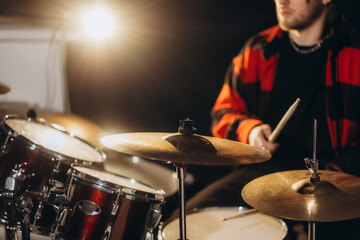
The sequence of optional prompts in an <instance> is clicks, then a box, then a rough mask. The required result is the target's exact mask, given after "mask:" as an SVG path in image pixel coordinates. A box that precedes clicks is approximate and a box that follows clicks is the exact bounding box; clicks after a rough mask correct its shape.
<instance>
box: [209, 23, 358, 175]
mask: <svg viewBox="0 0 360 240" xmlns="http://www.w3.org/2000/svg"><path fill="white" fill-rule="evenodd" d="M282 36H283V31H282V30H281V29H280V27H279V26H275V27H272V28H270V29H268V30H265V31H263V32H260V33H259V34H257V35H256V36H254V37H253V38H251V39H250V40H249V41H248V42H247V44H246V45H245V46H244V48H243V49H242V51H241V52H240V54H239V55H238V56H236V57H235V58H234V59H233V61H232V64H231V66H230V68H229V71H228V72H227V74H226V77H225V83H224V85H223V88H222V90H221V92H220V94H219V96H218V98H217V100H216V102H215V105H214V107H213V109H212V112H211V116H212V120H213V123H212V133H213V135H214V136H215V137H220V138H228V139H233V140H237V141H240V142H244V143H248V136H249V133H250V131H251V130H252V129H253V128H254V127H255V126H256V125H259V124H262V120H261V119H259V111H261V110H264V109H265V110H266V108H268V107H269V102H270V100H271V99H270V98H271V94H270V93H271V91H272V89H273V83H274V76H275V73H276V68H277V63H278V59H279V53H278V51H277V47H276V44H277V43H278V42H279V39H281V38H282ZM357 45H358V46H356V45H355V44H354V43H352V41H351V38H349V37H345V35H342V34H338V33H337V31H336V30H333V31H332V35H331V37H330V39H329V50H328V54H327V62H326V78H325V79H326V83H325V85H326V93H325V104H326V115H327V123H328V127H329V133H330V137H331V142H332V147H333V149H334V153H335V156H340V155H341V154H343V153H344V151H345V150H346V149H349V148H352V147H359V146H360V125H359V124H360V47H359V45H360V44H359V43H357ZM250 85H251V86H252V87H248V86H250ZM244 88H245V89H246V91H243V90H241V89H244ZM244 95H246V96H244ZM359 154H360V153H359ZM357 161H358V162H360V159H357ZM359 171H360V170H359Z"/></svg>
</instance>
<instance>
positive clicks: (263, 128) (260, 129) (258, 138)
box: [249, 124, 279, 154]
mask: <svg viewBox="0 0 360 240" xmlns="http://www.w3.org/2000/svg"><path fill="white" fill-rule="evenodd" d="M271 132H272V130H271V127H270V125H268V124H262V125H259V126H256V127H254V128H253V129H252V130H251V132H250V134H249V144H250V145H251V146H254V147H258V148H261V149H263V150H266V151H268V152H269V153H270V154H273V153H274V152H275V151H276V149H277V148H278V147H279V144H278V143H271V142H269V140H268V138H269V136H270V134H271Z"/></svg>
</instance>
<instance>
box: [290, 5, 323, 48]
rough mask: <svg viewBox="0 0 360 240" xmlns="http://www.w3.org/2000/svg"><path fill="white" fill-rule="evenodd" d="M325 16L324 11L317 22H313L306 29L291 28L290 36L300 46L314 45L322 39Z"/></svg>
mask: <svg viewBox="0 0 360 240" xmlns="http://www.w3.org/2000/svg"><path fill="white" fill-rule="evenodd" d="M325 16H326V12H325V11H324V13H323V14H322V15H321V16H320V17H319V18H318V19H317V20H316V21H315V22H313V24H311V25H310V26H309V27H307V28H305V29H301V30H296V29H290V30H289V37H290V38H291V39H292V40H293V41H294V42H295V43H296V44H297V45H300V46H312V45H315V44H317V43H318V42H319V41H320V40H321V39H322V35H323V31H324V25H325Z"/></svg>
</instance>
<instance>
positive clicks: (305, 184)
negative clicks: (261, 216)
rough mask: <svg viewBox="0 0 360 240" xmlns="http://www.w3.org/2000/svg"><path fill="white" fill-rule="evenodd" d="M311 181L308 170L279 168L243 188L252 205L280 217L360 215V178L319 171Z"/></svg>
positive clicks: (316, 219) (329, 219)
mask: <svg viewBox="0 0 360 240" xmlns="http://www.w3.org/2000/svg"><path fill="white" fill-rule="evenodd" d="M319 177H320V181H319V182H317V183H311V182H310V180H309V171H308V170H296V171H285V172H277V173H272V174H269V175H265V176H262V177H259V178H257V179H255V180H253V181H251V182H250V183H248V184H247V185H246V186H245V187H244V188H243V190H242V196H243V198H244V200H245V201H246V202H247V203H248V204H249V205H251V206H252V207H254V208H256V209H258V210H260V211H262V212H264V213H267V214H270V215H273V216H277V217H283V218H288V219H293V220H299V221H309V222H332V221H342V220H348V219H353V218H358V217H360V178H359V177H356V176H352V175H349V174H346V173H341V172H334V171H319Z"/></svg>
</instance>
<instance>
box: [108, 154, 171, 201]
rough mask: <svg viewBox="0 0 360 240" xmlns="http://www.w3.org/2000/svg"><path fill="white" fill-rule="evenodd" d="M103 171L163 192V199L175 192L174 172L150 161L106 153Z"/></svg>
mask: <svg viewBox="0 0 360 240" xmlns="http://www.w3.org/2000/svg"><path fill="white" fill-rule="evenodd" d="M106 155H107V160H106V162H105V163H104V166H105V170H107V171H109V172H112V173H115V174H119V175H121V176H124V177H128V178H133V179H136V180H138V181H140V182H143V183H146V184H148V185H150V186H154V187H156V188H160V189H162V190H164V192H165V197H170V196H172V195H174V194H175V193H176V192H177V187H178V185H177V184H178V179H177V175H176V172H175V171H173V170H170V169H169V168H167V167H165V166H163V165H165V164H163V165H161V164H162V163H157V162H154V161H151V160H146V159H144V158H140V157H136V156H129V155H126V154H121V153H117V152H114V151H112V152H106Z"/></svg>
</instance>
